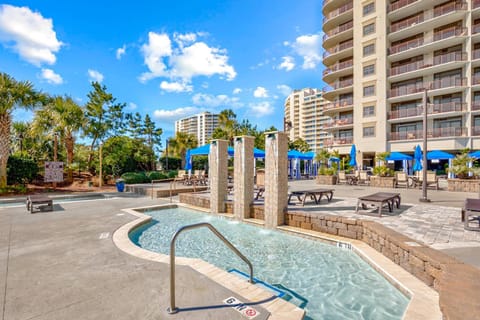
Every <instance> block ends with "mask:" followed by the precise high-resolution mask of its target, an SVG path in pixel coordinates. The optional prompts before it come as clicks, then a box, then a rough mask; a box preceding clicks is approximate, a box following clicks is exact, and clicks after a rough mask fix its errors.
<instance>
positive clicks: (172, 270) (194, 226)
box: [167, 222, 254, 314]
mask: <svg viewBox="0 0 480 320" xmlns="http://www.w3.org/2000/svg"><path fill="white" fill-rule="evenodd" d="M202 227H206V228H208V229H210V231H212V232H213V234H214V235H216V236H217V237H218V238H219V239H220V240H222V241H223V242H224V243H225V244H226V245H227V247H228V248H230V250H232V251H233V252H234V253H235V254H236V255H237V256H238V257H239V258H240V259H242V260H243V261H244V262H245V263H246V264H247V265H248V268H249V269H250V279H249V282H250V283H254V281H253V266H252V263H251V262H250V260H248V259H247V257H245V256H244V255H243V254H242V253H241V252H240V251H239V250H238V249H237V248H235V246H234V245H233V244H232V243H231V242H230V241H228V240H227V239H226V238H225V237H224V236H223V235H222V234H221V233H220V232H219V231H218V230H217V229H215V227H214V226H212V225H211V224H210V223H207V222H200V223H196V224H190V225H187V226H183V227H181V228H180V229H178V230H177V232H175V234H174V235H173V237H172V240H171V241H170V307H169V308H168V309H167V312H168V313H170V314H173V313H177V312H178V308H177V307H176V306H175V241H176V240H177V238H178V236H179V235H180V233H182V232H183V231H187V230H191V229H198V228H202Z"/></svg>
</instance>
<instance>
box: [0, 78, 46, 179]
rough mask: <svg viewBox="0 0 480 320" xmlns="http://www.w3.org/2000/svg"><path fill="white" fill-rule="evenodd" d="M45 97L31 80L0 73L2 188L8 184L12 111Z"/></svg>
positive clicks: (33, 105)
mask: <svg viewBox="0 0 480 320" xmlns="http://www.w3.org/2000/svg"><path fill="white" fill-rule="evenodd" d="M43 98H44V97H43V95H42V94H41V93H39V92H37V91H36V90H35V89H34V88H33V85H32V83H30V82H29V81H17V80H15V79H14V78H12V77H11V76H9V75H8V74H6V73H0V188H5V187H6V186H7V161H8V158H9V156H10V129H11V124H12V112H13V110H14V109H15V108H25V109H32V108H34V107H35V106H37V105H38V104H39V103H41V102H42V101H43Z"/></svg>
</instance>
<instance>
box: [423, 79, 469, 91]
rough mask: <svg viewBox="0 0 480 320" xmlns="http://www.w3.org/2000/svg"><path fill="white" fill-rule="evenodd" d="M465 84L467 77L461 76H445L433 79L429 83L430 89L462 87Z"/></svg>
mask: <svg viewBox="0 0 480 320" xmlns="http://www.w3.org/2000/svg"><path fill="white" fill-rule="evenodd" d="M466 85H467V78H461V77H445V78H442V79H436V80H433V81H432V83H431V88H432V89H442V88H449V87H463V86H466Z"/></svg>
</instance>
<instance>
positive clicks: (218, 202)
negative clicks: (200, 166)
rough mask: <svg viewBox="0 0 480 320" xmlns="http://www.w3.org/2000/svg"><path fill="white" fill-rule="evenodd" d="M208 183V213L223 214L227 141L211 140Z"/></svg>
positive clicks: (226, 181) (225, 193)
mask: <svg viewBox="0 0 480 320" xmlns="http://www.w3.org/2000/svg"><path fill="white" fill-rule="evenodd" d="M208 164H209V170H208V179H209V182H210V211H211V212H212V213H223V212H225V200H226V199H227V186H228V184H227V183H228V141H227V140H212V141H211V143H210V153H209V154H208Z"/></svg>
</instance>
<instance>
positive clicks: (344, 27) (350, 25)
mask: <svg viewBox="0 0 480 320" xmlns="http://www.w3.org/2000/svg"><path fill="white" fill-rule="evenodd" d="M352 28H353V21H349V22H347V23H345V24H342V25H340V26H338V27H336V28H335V29H332V30H330V31H328V32H326V33H325V34H324V35H323V41H325V40H327V39H328V38H329V37H333V36H335V35H337V34H339V33H342V32H344V31H347V30H350V29H352Z"/></svg>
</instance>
